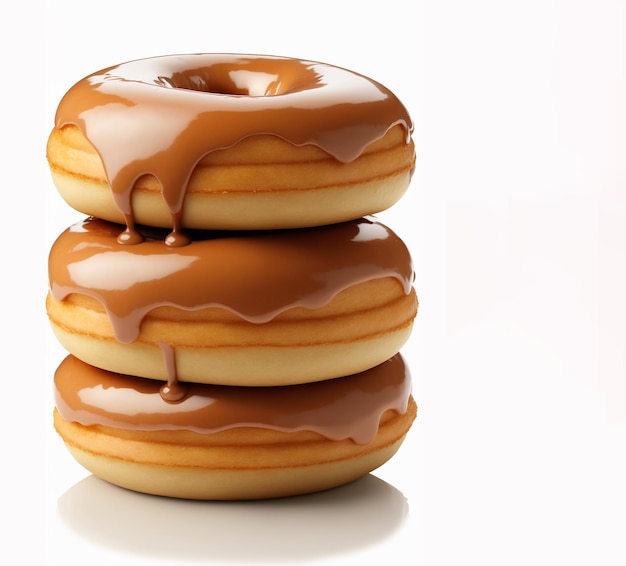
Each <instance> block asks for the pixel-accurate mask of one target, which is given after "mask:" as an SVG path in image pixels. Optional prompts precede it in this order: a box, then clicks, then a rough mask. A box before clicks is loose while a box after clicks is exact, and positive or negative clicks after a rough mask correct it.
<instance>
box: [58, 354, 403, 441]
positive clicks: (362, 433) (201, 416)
mask: <svg viewBox="0 0 626 566" xmlns="http://www.w3.org/2000/svg"><path fill="white" fill-rule="evenodd" d="M54 383H55V400H56V405H57V409H58V410H59V412H60V414H61V416H62V417H63V418H64V419H65V420H66V421H70V422H78V423H80V424H82V425H85V426H90V425H105V426H111V427H116V428H123V429H130V430H147V431H150V430H191V431H194V432H200V433H206V434H210V433H214V432H218V431H221V430H227V429H232V428H239V427H254V428H266V429H271V430H278V431H283V432H294V431H301V430H306V431H313V432H317V433H319V434H321V435H323V436H324V437H326V438H329V439H331V440H343V439H347V438H350V439H352V440H353V441H354V442H356V443H359V444H366V443H367V442H370V441H371V440H372V439H373V438H374V436H375V435H376V432H377V430H378V425H379V420H380V417H381V415H382V414H383V413H384V412H385V411H387V410H394V411H396V412H398V413H400V414H402V413H404V412H405V411H406V408H407V403H408V398H409V395H410V393H411V378H410V374H409V370H408V367H407V365H406V363H405V361H404V359H403V358H402V356H401V355H399V354H398V355H396V356H394V357H393V358H391V359H390V360H388V361H386V362H384V363H383V364H381V365H379V366H377V367H375V368H372V369H370V370H368V371H365V372H363V373H359V374H356V375H353V376H348V377H344V378H339V379H333V380H329V381H324V382H318V383H308V384H304V385H292V386H286V387H227V386H216V385H198V384H185V385H186V388H187V395H186V396H185V397H184V398H183V399H182V400H181V401H179V402H178V403H168V402H165V401H164V400H163V399H162V398H161V395H160V390H159V389H160V386H161V384H160V383H159V382H156V381H153V380H149V379H142V378H137V377H131V376H126V375H120V374H116V373H111V372H107V371H104V370H101V369H97V368H94V367H92V366H90V365H88V364H85V363H84V362H81V361H80V360H78V359H76V358H74V357H73V356H68V357H67V358H66V359H65V360H64V361H63V362H62V363H61V365H60V366H59V368H58V369H57V371H56V374H55V381H54Z"/></svg>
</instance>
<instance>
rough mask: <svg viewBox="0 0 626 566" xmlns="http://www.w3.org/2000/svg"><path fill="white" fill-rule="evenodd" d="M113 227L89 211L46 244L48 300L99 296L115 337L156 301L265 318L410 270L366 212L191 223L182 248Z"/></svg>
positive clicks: (406, 280) (131, 330) (125, 333)
mask: <svg viewBox="0 0 626 566" xmlns="http://www.w3.org/2000/svg"><path fill="white" fill-rule="evenodd" d="M119 229H120V226H119V225H118V224H114V223H111V222H106V221H104V220H100V219H96V218H87V219H86V220H84V221H82V222H79V223H77V224H74V225H73V226H71V227H70V228H68V229H67V230H65V231H64V232H63V233H62V234H61V235H60V236H59V237H58V238H57V240H56V242H55V243H54V244H53V246H52V249H51V251H50V255H49V261H48V272H49V282H50V292H51V294H52V296H53V297H54V298H55V299H57V300H59V301H62V300H63V299H64V298H65V297H67V296H68V295H70V294H72V293H79V294H83V295H88V296H91V297H93V298H95V299H97V300H99V301H100V302H101V303H102V305H103V306H104V308H105V310H106V311H107V313H108V315H109V318H110V320H111V324H112V326H113V330H114V332H115V336H116V338H117V340H118V341H119V342H121V343H129V342H133V341H134V340H136V338H137V336H138V335H139V332H140V327H141V322H142V320H143V318H144V317H145V315H146V314H147V313H148V312H150V311H151V310H152V309H154V308H156V307H159V306H167V305H169V306H174V307H177V308H180V309H183V310H199V309H202V308H208V307H221V308H224V309H227V310H229V311H231V312H234V313H235V314H237V315H238V316H240V317H241V318H242V319H244V320H246V321H249V322H253V323H264V322H268V321H270V320H271V319H272V318H274V317H275V316H276V315H277V314H279V313H281V312H283V311H285V310H288V309H290V308H294V307H305V308H311V309H315V308H320V307H322V306H324V305H326V304H327V303H328V302H330V300H331V299H332V298H333V297H334V296H335V295H337V294H338V293H339V292H340V291H342V290H344V289H347V288H348V287H350V286H352V285H355V284H357V283H361V282H364V281H368V280H371V279H377V278H381V277H395V278H396V279H397V280H398V281H399V282H400V283H401V285H402V286H403V288H404V290H405V292H406V293H409V292H410V291H411V285H412V283H413V278H414V274H413V264H412V260H411V256H410V254H409V251H408V249H407V247H406V245H405V244H404V242H402V240H401V239H400V238H398V236H397V235H396V234H395V233H394V232H392V231H391V230H390V229H389V228H387V227H386V226H385V225H383V224H382V223H380V222H378V221H376V220H375V219H374V218H373V217H368V218H360V219H358V220H354V221H350V222H343V223H340V224H332V225H329V226H322V227H316V228H303V229H293V230H277V231H255V232H224V231H215V232H205V231H191V232H189V234H190V236H191V239H192V241H191V243H190V244H189V245H188V246H185V247H182V248H172V247H168V246H164V245H163V243H162V234H163V231H162V230H159V229H154V228H145V227H140V229H141V230H142V233H143V236H144V237H145V238H146V241H145V242H144V243H142V244H141V245H139V246H125V245H123V244H120V243H119V242H118V241H117V234H118V233H119ZM164 353H166V352H164Z"/></svg>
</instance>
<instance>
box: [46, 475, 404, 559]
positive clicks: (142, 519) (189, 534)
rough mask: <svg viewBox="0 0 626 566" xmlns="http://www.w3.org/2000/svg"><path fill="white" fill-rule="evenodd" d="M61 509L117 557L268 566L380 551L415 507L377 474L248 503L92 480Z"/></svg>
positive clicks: (63, 516) (69, 520)
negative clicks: (171, 495)
mask: <svg viewBox="0 0 626 566" xmlns="http://www.w3.org/2000/svg"><path fill="white" fill-rule="evenodd" d="M58 510H59V514H60V516H61V519H62V520H63V521H64V523H65V524H67V525H68V526H69V527H70V528H71V529H72V530H73V531H75V532H76V533H77V534H79V535H80V536H82V537H84V538H86V539H88V540H89V541H91V542H94V543H96V544H100V545H105V546H106V547H108V548H114V549H115V550H118V551H122V552H126V553H135V554H139V555H143V556H147V557H151V556H154V557H159V558H170V557H171V558H176V559H177V560H187V561H195V560H202V561H205V562H210V561H212V560H222V561H259V562H262V561H268V560H271V561H284V560H297V559H300V560H302V559H305V558H306V559H310V558H320V557H324V556H332V555H336V554H341V553H344V552H348V551H351V550H355V549H360V548H364V547H367V546H369V545H372V544H375V543H377V542H379V541H381V540H382V539H384V538H386V537H388V536H389V535H391V534H392V533H393V532H394V531H395V530H397V529H398V527H399V526H400V525H401V524H402V523H403V521H404V520H405V519H406V517H407V515H408V503H407V500H406V498H405V497H404V495H403V494H402V493H400V492H399V491H398V490H397V489H395V488H394V487H392V486H391V485H389V484H387V483H386V482H384V481H382V480H380V479H378V478H377V477H375V476H373V475H371V474H370V475H367V476H365V477H363V478H361V479H360V480H358V481H356V482H353V483H351V484H349V485H346V486H343V487H339V488H335V489H332V490H329V491H325V492H321V493H316V494H311V495H303V496H298V497H290V498H285V499H272V500H265V501H245V502H202V501H187V500H179V499H168V498H163V497H157V496H151V495H145V494H141V493H135V492H132V491H127V490H125V489H121V488H119V487H116V486H113V485H110V484H108V483H106V482H104V481H102V480H99V479H98V478H96V477H95V476H88V477H87V478H85V479H84V480H82V481H80V482H79V483H77V484H76V485H74V486H73V487H72V488H70V489H69V490H68V491H67V492H65V493H64V494H63V495H62V496H61V497H60V498H59V500H58ZM320 541H323V543H322V544H320Z"/></svg>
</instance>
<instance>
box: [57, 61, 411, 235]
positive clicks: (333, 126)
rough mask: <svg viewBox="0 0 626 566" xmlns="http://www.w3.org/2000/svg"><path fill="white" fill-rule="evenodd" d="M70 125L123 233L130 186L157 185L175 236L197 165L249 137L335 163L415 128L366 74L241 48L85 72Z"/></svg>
mask: <svg viewBox="0 0 626 566" xmlns="http://www.w3.org/2000/svg"><path fill="white" fill-rule="evenodd" d="M68 124H73V125H75V126H77V127H78V128H79V129H80V130H81V131H82V133H83V135H84V136H85V137H86V138H87V139H88V140H89V141H90V142H91V144H92V145H93V146H94V147H95V149H96V151H97V152H98V154H99V155H100V157H101V159H102V162H103V165H104V169H105V172H106V176H107V179H108V181H109V184H110V186H111V190H112V194H113V198H114V201H115V203H116V206H117V207H118V209H119V210H120V211H121V212H122V214H123V215H124V217H125V221H126V224H127V231H126V232H125V234H124V235H123V237H122V241H126V242H128V243H135V242H137V241H139V239H138V237H137V234H136V233H135V232H134V215H133V210H132V190H133V186H134V184H135V182H136V181H137V179H138V178H140V177H141V176H143V175H146V174H149V175H154V177H156V179H157V180H158V181H159V183H160V186H161V191H162V195H163V199H164V201H165V202H166V204H167V206H168V208H169V210H170V212H171V214H172V225H173V232H172V234H174V235H173V236H172V237H171V238H170V241H168V243H170V244H172V245H184V244H186V243H187V241H186V239H185V238H184V236H181V234H180V226H179V224H180V215H181V210H182V207H183V202H184V198H185V192H186V186H187V183H188V181H189V178H190V176H191V174H192V172H193V170H194V168H195V166H196V165H197V164H198V162H199V161H200V160H201V159H202V158H203V157H204V156H206V155H207V154H209V153H210V152H212V151H215V150H218V149H226V148H229V147H232V146H234V145H235V144H237V143H238V142H240V141H242V140H244V139H246V138H248V137H251V136H255V135H261V134H269V135H274V136H277V137H279V138H282V139H284V140H286V141H288V142H290V143H291V144H293V145H295V146H305V145H314V146H317V147H319V148H321V149H322V150H324V151H325V152H327V153H328V154H330V155H332V156H333V157H335V158H336V159H337V160H338V161H341V162H349V161H352V160H354V159H356V158H357V157H358V156H359V155H360V154H361V153H362V151H363V150H364V149H365V148H366V147H367V146H368V145H369V144H371V143H373V142H374V141H376V140H378V139H380V138H382V137H383V136H384V135H385V134H386V133H387V131H389V130H390V129H391V128H392V127H394V126H396V125H401V126H403V127H404V129H405V130H406V139H407V143H408V142H409V140H410V135H411V132H412V129H413V125H412V122H411V119H410V117H409V115H408V112H407V110H406V109H405V107H404V106H403V105H402V103H401V102H400V101H399V100H398V99H397V98H396V97H395V95H394V94H393V93H392V92H391V91H389V89H387V88H386V87H384V86H383V85H381V84H379V83H377V82H375V81H373V80H371V79H369V78H367V77H364V76H363V75H360V74H357V73H354V72H352V71H348V70H346V69H342V68H339V67H335V66H332V65H327V64H324V63H318V62H313V61H304V60H299V59H291V58H286V57H276V56H262V55H241V54H190V55H168V56H162V57H153V58H148V59H141V60H136V61H130V62H127V63H122V64H120V65H116V66H113V67H109V68H107V69H103V70H101V71H98V72H96V73H93V74H91V75H89V76H88V77H85V78H84V79H82V80H81V81H79V82H78V83H76V84H75V85H74V86H73V87H72V88H71V89H70V90H69V91H68V92H67V93H66V95H65V96H64V97H63V99H62V101H61V103H60V104H59V107H58V109H57V114H56V119H55V127H56V128H62V127H63V126H65V125H68Z"/></svg>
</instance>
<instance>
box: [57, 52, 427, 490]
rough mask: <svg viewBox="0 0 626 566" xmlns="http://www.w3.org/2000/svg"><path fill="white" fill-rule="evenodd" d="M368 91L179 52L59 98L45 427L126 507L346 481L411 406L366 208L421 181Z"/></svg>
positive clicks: (397, 247)
mask: <svg viewBox="0 0 626 566" xmlns="http://www.w3.org/2000/svg"><path fill="white" fill-rule="evenodd" d="M411 133H412V123H411V120H410V117H409V115H408V113H407V111H406V109H405V107H404V106H403V105H402V103H401V102H400V101H399V100H398V99H397V98H396V97H395V96H394V94H393V93H392V92H390V91H389V90H388V89H387V88H385V87H384V86H383V85H381V84H379V83H377V82H375V81H373V80H371V79H369V78H367V77H364V76H362V75H359V74H357V73H353V72H351V71H348V70H345V69H341V68H338V67H335V66H331V65H327V64H322V63H318V62H313V61H304V60H298V59H292V58H285V57H274V56H258V55H240V54H192V55H176V56H162V57H155V58H150V59H143V60H137V61H131V62H128V63H123V64H120V65H116V66H114V67H110V68H107V69H104V70H101V71H98V72H96V73H94V74H92V75H90V76H88V77H86V78H84V79H82V80H81V81H79V82H78V83H76V84H75V85H74V86H73V87H72V88H71V89H70V90H69V91H68V92H67V93H66V94H65V96H64V97H63V99H62V100H61V102H60V104H59V107H58V110H57V114H56V118H55V125H54V128H53V130H52V132H51V134H50V137H49V140H48V145H47V159H48V163H49V165H50V169H51V173H52V177H53V181H54V184H55V186H56V188H57V189H58V191H59V193H60V195H61V196H62V197H63V199H64V200H65V201H66V202H67V204H68V205H69V206H70V207H72V208H74V209H75V210H76V211H78V212H80V213H81V215H83V216H81V218H80V220H79V221H77V223H76V224H74V225H72V226H70V227H69V228H68V229H67V230H65V231H64V232H63V233H62V234H61V235H60V236H59V237H58V238H57V240H56V241H55V243H54V244H53V246H52V249H51V251H50V256H49V284H50V285H49V292H48V297H47V301H46V309H47V313H48V317H49V320H50V323H51V326H52V330H53V332H54V334H55V336H56V338H57V339H58V340H59V342H60V344H61V345H62V346H63V347H64V348H65V349H66V350H67V351H68V353H69V355H68V356H67V357H66V358H65V359H64V360H63V361H62V362H61V364H60V366H59V367H58V369H57V370H56V372H55V376H54V394H55V409H54V426H55V428H56V430H57V432H58V433H59V435H60V436H61V438H62V439H63V441H64V442H65V444H66V445H67V447H68V449H69V451H70V452H71V454H72V455H73V456H74V458H75V459H76V460H77V461H78V462H79V463H80V464H82V465H83V466H84V467H85V468H86V469H87V470H89V471H91V472H92V473H93V474H94V475H96V476H98V477H100V478H102V479H104V480H106V481H109V482H111V483H113V484H116V485H119V486H122V487H125V488H128V489H131V490H136V491H140V492H144V493H150V494H157V495H164V496H170V497H179V498H189V499H221V500H226V499H259V498H271V497H282V496H289V495H296V494H303V493H310V492H314V491H319V490H323V489H328V488H332V487H336V486H339V485H342V484H345V483H348V482H351V481H353V480H355V479H358V478H359V477H362V476H363V475H365V474H367V473H369V472H370V471H372V470H374V469H376V468H377V467H379V466H380V465H382V464H383V463H384V462H386V461H387V460H388V459H389V458H391V457H392V456H393V454H394V453H395V452H396V451H397V450H398V448H399V446H400V444H401V443H402V441H403V439H404V437H405V435H406V434H407V432H408V430H409V428H410V427H411V424H412V422H413V420H414V418H415V415H416V411H417V409H416V405H415V402H414V400H413V398H412V396H411V377H410V373H409V370H408V367H407V365H406V363H405V360H404V358H403V357H402V355H401V354H400V353H399V352H400V349H401V348H402V346H403V345H404V344H405V342H406V341H407V339H408V338H409V335H410V333H411V329H412V326H413V322H414V318H415V316H416V314H417V298H416V295H415V290H414V289H413V282H414V273H413V266H412V262H411V256H410V254H409V251H408V250H407V247H406V246H405V244H404V243H403V242H402V241H401V239H400V238H399V237H398V236H397V235H396V234H395V233H394V232H393V231H392V230H391V229H389V228H388V227H387V226H385V225H384V224H382V223H381V222H379V221H378V220H377V219H376V218H375V217H374V216H372V215H374V214H376V213H378V212H380V211H383V210H385V209H387V208H389V207H390V206H392V205H393V204H395V203H396V202H397V201H398V200H399V199H400V197H401V196H402V195H403V194H404V192H405V191H406V190H407V188H408V186H409V183H410V180H411V176H412V173H413V170H414V167H415V150H414V145H413V141H412V139H411Z"/></svg>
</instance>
